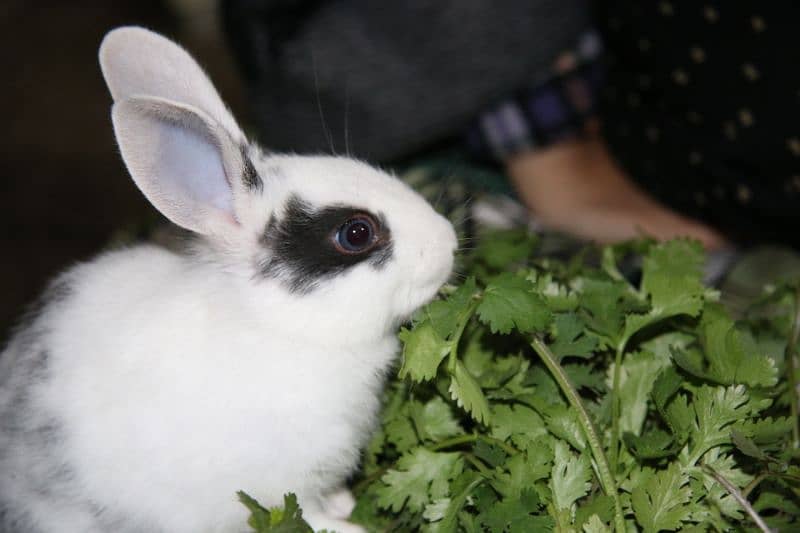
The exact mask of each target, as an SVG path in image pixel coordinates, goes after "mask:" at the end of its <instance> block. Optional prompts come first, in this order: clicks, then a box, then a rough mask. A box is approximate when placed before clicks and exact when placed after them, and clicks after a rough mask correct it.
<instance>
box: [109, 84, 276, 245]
mask: <svg viewBox="0 0 800 533" xmlns="http://www.w3.org/2000/svg"><path fill="white" fill-rule="evenodd" d="M111 116H112V120H113V122H114V132H115V134H116V136H117V142H118V143H119V147H120V151H121V152H122V158H123V159H124V160H125V164H126V165H127V167H128V171H129V172H130V174H131V177H132V178H133V181H135V182H136V185H137V186H138V187H139V189H141V190H142V192H143V193H144V195H145V196H146V197H147V198H148V200H150V202H151V203H152V204H153V205H154V206H155V207H156V208H157V209H158V210H159V211H161V212H162V213H163V214H164V215H165V216H166V217H167V218H169V219H170V220H171V221H173V222H174V223H175V224H177V225H179V226H181V227H184V228H186V229H189V230H192V231H195V232H197V233H202V234H205V235H215V236H218V237H225V236H227V235H229V234H230V233H231V232H233V231H235V230H236V228H237V226H238V225H239V219H238V217H237V213H236V208H235V206H236V204H237V202H236V199H237V197H240V196H241V195H243V194H246V193H247V192H249V191H248V189H250V190H252V189H260V188H261V182H260V179H259V178H258V176H257V175H256V174H255V171H254V170H253V168H252V163H251V162H250V160H249V159H248V158H247V155H246V153H245V150H244V149H242V148H241V145H239V144H237V143H236V142H235V141H234V140H233V139H232V138H231V137H230V135H228V133H227V131H225V130H224V129H223V128H222V126H220V125H219V123H217V122H216V121H215V120H214V119H212V118H211V117H209V116H208V115H206V114H205V113H204V112H203V111H201V110H200V109H197V108H193V107H191V106H188V105H181V104H178V103H176V102H171V101H169V100H164V99H161V98H153V97H133V98H128V99H126V100H122V101H119V102H117V103H115V104H114V108H113V110H112V114H111Z"/></svg>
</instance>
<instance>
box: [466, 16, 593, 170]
mask: <svg viewBox="0 0 800 533" xmlns="http://www.w3.org/2000/svg"><path fill="white" fill-rule="evenodd" d="M601 52H602V44H601V41H600V38H599V36H598V35H597V33H595V32H594V31H592V32H588V33H586V34H584V35H583V36H582V38H581V39H580V40H579V42H578V45H577V46H576V47H575V49H574V50H570V51H568V52H565V53H563V54H561V55H560V56H559V57H558V59H557V60H556V63H555V66H554V69H553V70H554V72H553V76H552V77H551V78H550V79H548V80H547V81H546V82H544V83H542V84H540V85H538V86H535V87H533V88H530V89H525V90H522V91H519V92H518V93H517V94H515V95H514V96H513V97H512V98H509V99H507V100H504V101H502V102H500V103H498V104H496V105H494V106H492V107H491V108H489V109H487V110H485V111H484V112H483V113H481V115H480V116H479V117H478V119H477V120H476V121H475V122H474V123H473V124H472V126H471V127H470V129H469V132H468V136H467V143H468V145H469V147H470V149H471V150H472V151H474V152H476V154H477V155H479V156H481V157H484V158H492V159H497V160H501V161H502V160H505V159H508V157H510V156H511V155H513V154H515V153H517V152H521V151H525V150H534V149H536V148H540V147H543V146H547V145H549V144H553V143H555V142H558V141H561V140H564V139H567V138H571V137H575V136H578V135H580V134H582V133H583V131H584V129H585V126H586V122H587V120H588V119H590V118H592V117H593V116H594V114H595V111H596V105H597V97H598V94H599V89H600V86H601V83H602V80H603V67H602V65H601V62H600V61H599V58H600V54H601Z"/></svg>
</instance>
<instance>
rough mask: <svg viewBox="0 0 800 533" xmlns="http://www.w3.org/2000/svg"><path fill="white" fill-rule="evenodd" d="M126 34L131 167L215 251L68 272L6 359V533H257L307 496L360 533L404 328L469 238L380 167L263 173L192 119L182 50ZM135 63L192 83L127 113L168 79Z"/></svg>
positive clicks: (259, 161)
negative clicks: (376, 433)
mask: <svg viewBox="0 0 800 533" xmlns="http://www.w3.org/2000/svg"><path fill="white" fill-rule="evenodd" d="M114 33H116V34H117V35H116V36H115V35H114V34H113V33H112V34H111V36H110V37H109V38H107V41H111V42H110V43H106V44H104V47H105V48H106V49H107V50H108V51H107V52H106V55H107V56H108V57H106V58H105V59H104V61H105V63H104V73H105V74H106V78H107V80H108V81H109V85H110V86H111V87H112V93H114V96H115V100H116V101H117V104H116V105H115V108H114V113H115V114H114V120H115V129H116V132H117V137H118V139H119V141H120V146H121V148H122V151H123V157H124V158H125V160H126V163H127V164H128V167H129V169H130V170H131V173H132V175H133V177H134V179H135V180H136V181H137V184H138V185H139V186H140V188H142V190H143V191H144V192H145V194H146V195H147V196H148V197H149V198H150V199H151V200H152V201H153V203H154V204H155V205H156V206H157V207H159V209H161V210H162V212H164V213H165V214H167V216H169V217H170V218H171V219H172V220H173V221H175V222H177V223H179V224H180V225H182V226H184V227H186V228H188V229H191V230H193V231H195V232H197V233H199V234H200V235H201V237H200V238H199V239H198V240H197V242H196V244H195V246H194V247H193V248H192V249H191V250H190V251H188V252H187V253H186V254H179V253H173V252H170V251H166V250H164V249H161V248H158V247H155V246H149V245H142V246H136V247H132V248H129V249H124V250H119V251H115V252H110V253H107V254H104V255H102V256H101V257H99V258H98V259H96V260H94V261H92V262H89V263H86V264H83V265H80V266H78V267H76V268H74V269H72V270H70V271H68V272H67V273H66V274H64V275H62V276H61V277H60V278H59V279H58V280H57V281H56V282H55V283H54V284H53V286H52V288H51V291H50V293H51V296H50V297H49V299H48V300H46V301H45V302H44V304H43V305H42V307H41V309H40V310H39V311H38V312H37V313H36V314H34V316H33V318H32V320H31V322H30V323H29V324H28V325H26V326H25V327H23V328H22V329H21V330H20V331H19V333H18V334H17V335H16V336H15V337H14V338H13V339H12V341H11V342H10V344H9V346H8V347H7V348H6V350H5V351H4V352H3V354H2V355H0V532H5V533H11V532H14V533H17V532H20V533H21V532H25V533H35V532H45V533H49V532H59V533H61V532H64V533H72V532H75V533H77V532H100V531H114V532H147V533H150V532H153V533H155V532H165V533H181V532H187V533H189V532H192V533H196V532H201V531H221V532H229V531H243V530H246V529H247V528H246V524H245V519H246V510H245V508H244V507H243V506H242V505H241V504H240V503H239V502H237V500H236V491H238V490H244V491H246V492H248V493H249V494H250V495H252V496H254V497H255V498H257V499H259V500H260V501H261V503H262V504H264V505H266V506H274V505H280V504H281V503H282V496H283V494H285V493H287V492H290V491H291V492H295V493H296V494H297V495H298V498H299V500H300V503H301V505H302V506H303V508H304V512H305V516H306V518H307V519H308V520H309V522H310V523H311V525H312V526H314V527H315V528H328V529H336V530H339V531H355V530H360V528H357V527H356V526H353V525H351V524H349V523H347V522H345V521H344V520H343V519H344V518H346V516H347V514H349V509H348V508H346V507H347V502H348V499H347V496H346V494H345V496H344V497H343V496H342V493H341V489H342V486H343V483H344V481H345V480H346V478H347V477H348V476H349V475H350V474H351V473H352V472H353V470H354V468H355V467H356V465H357V463H358V460H359V457H360V450H361V448H362V447H363V445H364V444H365V442H366V440H367V439H368V437H369V433H370V430H371V429H372V426H373V422H374V419H375V415H376V413H377V410H378V407H379V397H380V388H381V386H382V382H383V378H384V376H385V374H386V371H387V370H388V368H389V366H390V365H391V361H392V358H393V357H394V354H395V353H396V349H397V341H396V339H395V331H396V328H397V325H398V324H399V322H400V321H401V320H403V319H404V318H406V317H408V316H409V314H410V313H411V312H412V311H413V310H414V309H415V308H416V307H418V306H419V305H421V304H422V303H424V302H425V301H426V300H428V299H430V298H431V297H432V296H433V295H434V294H435V292H436V290H437V288H438V287H439V286H440V285H441V283H443V282H444V281H445V279H446V278H447V276H448V275H449V272H450V269H451V267H452V252H453V250H454V248H455V236H454V233H453V230H452V228H451V227H450V225H449V224H448V223H447V222H446V221H445V220H444V219H442V218H441V217H439V216H438V215H436V214H435V213H434V212H433V210H432V209H431V208H430V207H429V206H428V205H427V204H425V203H424V201H423V200H421V198H419V197H418V196H417V195H416V194H415V193H413V192H412V191H411V190H409V189H408V188H407V187H406V186H405V185H403V184H401V183H400V182H398V181H397V180H395V179H393V178H391V177H389V176H386V175H385V174H383V173H381V172H379V171H376V170H375V169H373V168H371V167H369V166H367V165H365V164H362V163H358V162H355V161H351V160H348V159H345V158H336V157H299V156H278V155H269V156H264V155H262V154H261V152H260V151H258V150H257V149H255V148H252V147H249V146H247V145H246V144H244V141H243V136H242V135H241V132H239V131H238V129H235V130H234V131H230V129H231V128H232V127H235V122H233V119H232V118H231V117H230V116H229V115H227V114H225V113H227V111H226V110H224V106H222V104H221V103H219V102H217V101H216V100H214V99H213V98H211V97H209V96H208V95H207V94H206V95H205V96H203V97H202V99H200V100H199V101H197V102H195V101H192V98H193V96H192V95H193V94H194V92H193V91H195V89H193V88H192V87H193V86H200V90H198V91H197V92H199V93H203V91H204V90H205V92H208V88H207V87H206V88H205V89H204V88H203V87H202V85H203V83H206V84H208V83H209V82H208V80H207V79H206V78H205V77H204V76H203V75H202V72H201V71H199V69H197V72H194V71H193V70H192V69H194V68H196V65H194V64H193V62H192V63H191V64H187V63H186V60H187V59H186V58H188V55H186V54H185V52H183V50H181V49H179V48H178V47H177V46H175V45H174V44H172V43H169V42H168V41H166V40H165V39H163V38H161V37H159V36H155V35H154V34H151V33H149V32H147V31H145V30H141V29H135V28H133V29H123V30H119V31H118V32H114ZM131 44H133V45H135V47H136V49H137V50H139V49H141V50H140V53H141V55H142V57H148V56H149V55H153V54H152V53H151V54H148V47H150V48H152V50H150V52H160V54H156V55H157V56H158V60H159V61H160V60H163V61H165V62H166V63H170V64H171V67H170V68H171V69H173V70H175V69H176V68H178V70H181V69H182V70H183V71H184V72H182V74H183V75H185V76H188V77H189V78H190V80H191V81H192V82H193V83H186V82H185V80H184V81H182V82H181V83H175V82H171V83H170V82H169V80H167V83H164V84H163V85H164V86H157V87H155V88H153V87H144V88H141V87H136V88H127V89H126V90H125V91H121V89H120V86H121V85H120V83H121V82H119V80H120V79H125V76H127V75H129V72H128V69H133V70H136V69H140V70H141V69H142V68H145V70H147V69H152V68H154V67H152V65H149V64H148V63H147V60H141V59H137V60H136V61H139V62H143V63H144V66H142V65H141V64H134V65H132V66H131V65H123V67H125V68H123V67H118V66H116V65H115V63H113V62H112V59H113V60H114V61H120V62H123V63H124V61H123V59H121V58H124V57H125V56H124V55H123V54H122V52H121V51H120V50H117V48H119V49H121V50H122V51H124V50H127V49H129V47H130V45H131ZM137 57H138V56H137ZM164 58H165V59H164ZM101 59H103V52H101ZM176 64H177V65H178V67H176ZM193 65H194V66H193ZM115 69H117V70H118V71H115ZM187 72H188V74H187ZM198 72H199V74H198ZM148 73H149V74H151V75H152V76H157V75H158V72H155V73H153V72H150V71H148ZM140 74H141V73H140ZM166 75H167V77H169V72H167V74H166ZM130 76H131V79H132V80H134V81H130V80H127V81H126V83H133V84H136V83H145V84H146V83H150V82H149V81H145V82H142V81H141V80H146V78H147V76H142V75H139V76H133V75H132V74H131V75H130ZM155 79H157V77H156V78H155ZM115 81H116V82H117V83H116V84H115ZM153 83H155V82H153ZM156 85H157V84H156ZM122 86H124V84H122ZM209 86H210V84H209ZM187 87H189V89H187ZM187 90H188V91H189V94H188V96H187V95H183V97H181V98H177V96H181V94H182V93H181V91H187ZM170 91H172V92H176V94H177V96H176V95H175V94H172V93H171V92H170ZM212 91H213V88H212ZM121 92H122V93H125V94H131V95H134V96H132V97H131V98H128V97H127V96H125V94H120V93H121ZM161 93H164V94H161ZM140 95H144V96H140ZM212 96H215V93H213V94H212ZM172 98H175V99H177V102H173V100H172ZM185 100H189V102H188V103H185ZM207 113H208V114H207ZM231 124H233V126H231ZM187 169H188V170H187ZM209 169H210V170H209ZM198 174H200V175H201V178H202V181H197V180H198V179H199V178H198V177H197V176H198ZM204 174H210V176H204ZM185 176H188V178H187V177H185ZM365 235H366V236H365ZM367 238H368V239H367ZM331 498H332V501H333V504H331V503H330V501H331ZM342 502H344V504H345V505H344V507H345V508H344V509H343V508H342Z"/></svg>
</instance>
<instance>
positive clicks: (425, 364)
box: [398, 320, 450, 382]
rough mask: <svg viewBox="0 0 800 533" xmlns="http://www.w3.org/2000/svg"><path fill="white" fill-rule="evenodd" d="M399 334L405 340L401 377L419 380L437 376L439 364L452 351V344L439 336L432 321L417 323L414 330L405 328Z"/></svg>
mask: <svg viewBox="0 0 800 533" xmlns="http://www.w3.org/2000/svg"><path fill="white" fill-rule="evenodd" d="M398 336H399V337H400V340H401V341H403V365H402V366H401V367H400V378H401V379H403V378H406V377H410V378H411V379H412V380H413V381H417V382H419V381H428V380H430V379H433V378H434V377H436V370H437V369H438V368H439V364H440V363H441V362H442V359H444V358H445V357H447V354H448V353H450V344H449V343H448V342H446V341H445V340H444V339H442V338H441V337H439V335H438V334H437V333H436V330H435V329H434V328H433V325H432V324H431V323H430V321H427V320H426V321H423V322H421V323H420V324H417V327H415V328H414V329H413V330H408V329H405V328H403V329H402V330H401V331H400V334H399V335H398Z"/></svg>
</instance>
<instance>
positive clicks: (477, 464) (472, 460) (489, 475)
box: [461, 452, 492, 479]
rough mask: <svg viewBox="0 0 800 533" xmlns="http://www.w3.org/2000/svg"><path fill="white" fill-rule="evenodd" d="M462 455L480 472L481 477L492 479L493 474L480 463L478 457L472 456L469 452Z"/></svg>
mask: <svg viewBox="0 0 800 533" xmlns="http://www.w3.org/2000/svg"><path fill="white" fill-rule="evenodd" d="M461 455H462V457H464V459H466V460H467V462H468V463H470V464H471V465H472V466H474V467H475V469H476V470H477V471H478V472H480V473H481V475H482V476H483V477H484V478H486V479H492V472H491V471H490V470H489V469H488V468H486V467H485V466H483V463H482V462H481V461H480V459H478V458H477V457H475V456H474V455H472V454H471V453H469V452H461Z"/></svg>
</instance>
